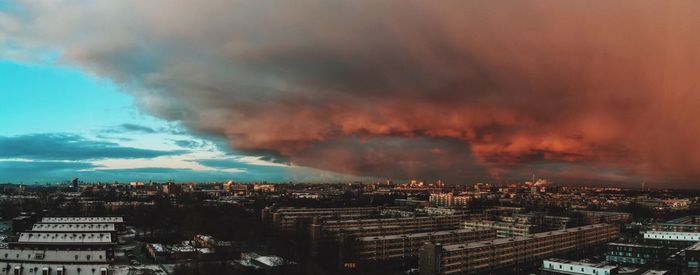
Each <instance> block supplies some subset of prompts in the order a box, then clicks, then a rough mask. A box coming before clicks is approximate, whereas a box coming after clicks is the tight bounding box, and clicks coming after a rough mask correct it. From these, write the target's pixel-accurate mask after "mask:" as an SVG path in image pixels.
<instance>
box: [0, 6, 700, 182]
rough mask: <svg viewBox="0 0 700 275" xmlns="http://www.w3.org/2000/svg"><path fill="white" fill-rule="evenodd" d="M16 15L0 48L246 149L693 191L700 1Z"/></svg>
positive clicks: (346, 165)
mask: <svg viewBox="0 0 700 275" xmlns="http://www.w3.org/2000/svg"><path fill="white" fill-rule="evenodd" d="M16 5H17V6H18V8H17V9H16V10H17V11H16V12H13V13H11V14H10V13H6V14H3V15H0V43H3V44H4V45H5V47H9V46H8V45H10V46H12V47H13V48H21V49H25V51H26V49H33V50H36V51H45V50H47V49H48V50H55V51H58V52H60V53H61V57H60V59H61V62H65V63H67V64H74V65H78V66H81V67H83V68H86V69H87V70H90V71H91V72H93V73H95V74H97V75H100V76H103V77H108V78H110V79H113V80H114V81H116V82H117V83H120V84H122V85H124V86H125V87H128V89H129V90H130V91H131V93H132V94H133V95H134V97H135V98H136V100H137V102H138V104H139V105H140V106H141V107H142V108H143V109H144V110H147V111H149V112H150V113H153V114H155V115H157V116H159V117H161V118H164V119H167V120H173V121H181V122H182V123H183V125H184V126H186V127H187V128H188V129H190V130H192V131H195V132H199V133H204V134H207V135H215V136H222V137H225V138H227V139H228V141H229V143H230V146H231V147H233V148H235V149H238V150H247V151H250V152H265V153H268V154H271V155H274V156H276V157H278V158H280V159H283V160H284V161H289V162H292V163H295V164H298V165H305V166H310V167H316V168H321V169H328V170H332V171H338V172H343V173H352V174H356V175H369V176H378V177H399V178H406V177H425V178H443V179H448V180H453V182H455V181H462V180H473V179H483V178H493V177H495V178H500V179H513V178H518V177H523V176H524V175H525V174H530V173H538V174H542V175H544V176H548V177H553V178H557V179H563V180H580V179H583V180H592V181H595V180H602V181H617V182H637V181H640V180H647V181H658V182H667V183H675V184H686V186H687V184H690V183H691V182H693V180H694V179H695V178H697V177H698V176H700V143H698V142H697V141H696V139H697V136H698V134H700V119H698V118H697V115H696V110H698V109H699V107H700V92H698V91H697V89H698V87H700V81H699V80H698V78H697V77H696V76H697V75H698V73H700V51H699V50H698V49H700V47H699V46H700V36H698V35H697V32H698V31H699V30H700V16H699V15H700V3H698V2H697V1H638V0H622V1H614V2H605V3H602V2H599V3H598V2H597V3H591V2H589V1H525V0H521V1H516V0H512V1H511V0H505V1H479V0H474V1H457V0H455V1H452V0H446V1H439V2H429V1H412V0H408V1H406V0H402V1H393V0H382V1H362V0H361V1H344V0H339V1H326V0H324V1H321V0H293V1H283V2H280V1H267V0H258V1H229V0H226V1H224V0H221V1H218V0H210V1H175V2H173V1H164V0H162V1H161V0H153V1H136V0H123V1H67V0H66V1H26V2H25V1H20V2H18V3H16ZM8 55H12V56H15V57H14V58H17V57H16V56H18V54H17V53H16V52H15V51H13V52H12V53H11V54H8ZM12 56H10V58H13V57H12Z"/></svg>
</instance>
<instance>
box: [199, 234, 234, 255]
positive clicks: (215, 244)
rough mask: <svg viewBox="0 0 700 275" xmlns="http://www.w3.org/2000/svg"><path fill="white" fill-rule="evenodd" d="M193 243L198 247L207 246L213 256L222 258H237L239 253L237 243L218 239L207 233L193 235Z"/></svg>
mask: <svg viewBox="0 0 700 275" xmlns="http://www.w3.org/2000/svg"><path fill="white" fill-rule="evenodd" d="M194 243H195V245H196V246H197V247H200V248H209V249H210V250H211V251H212V253H214V255H215V256H217V257H218V258H222V259H230V258H237V257H239V256H240V255H241V248H240V246H239V245H237V244H234V243H233V242H230V241H222V240H218V239H216V238H214V237H212V236H209V235H195V236H194Z"/></svg>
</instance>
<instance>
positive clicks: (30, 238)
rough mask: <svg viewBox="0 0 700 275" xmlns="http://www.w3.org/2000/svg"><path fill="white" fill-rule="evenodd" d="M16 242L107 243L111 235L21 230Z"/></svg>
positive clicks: (109, 241)
mask: <svg viewBox="0 0 700 275" xmlns="http://www.w3.org/2000/svg"><path fill="white" fill-rule="evenodd" d="M17 242H18V243H55V244H71V243H80V244H91V243H98V244H102V243H104V244H109V243H112V235H111V234H108V233H33V232H23V233H21V234H20V235H19V240H18V241H17Z"/></svg>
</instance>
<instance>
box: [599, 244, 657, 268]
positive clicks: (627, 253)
mask: <svg viewBox="0 0 700 275" xmlns="http://www.w3.org/2000/svg"><path fill="white" fill-rule="evenodd" d="M606 246H607V252H606V255H605V259H606V260H607V261H608V262H613V263H624V264H634V265H648V264H656V263H659V262H660V261H661V260H663V259H664V257H665V256H666V249H665V248H664V247H662V246H657V245H644V244H632V243H608V244H607V245H606Z"/></svg>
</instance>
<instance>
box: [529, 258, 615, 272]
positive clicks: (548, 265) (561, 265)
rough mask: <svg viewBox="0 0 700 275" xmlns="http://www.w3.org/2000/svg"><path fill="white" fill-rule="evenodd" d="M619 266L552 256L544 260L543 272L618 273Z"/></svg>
mask: <svg viewBox="0 0 700 275" xmlns="http://www.w3.org/2000/svg"><path fill="white" fill-rule="evenodd" d="M618 269H619V268H618V267H617V266H614V265H605V264H597V263H584V262H575V261H569V260H562V259H557V258H551V259H547V260H544V261H542V274H582V275H583V274H587V275H590V274H593V275H616V274H618Z"/></svg>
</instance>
